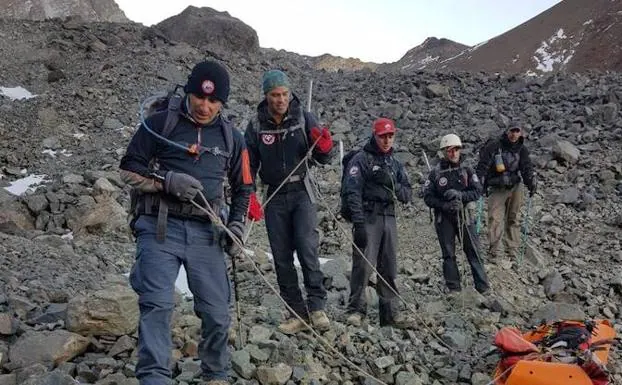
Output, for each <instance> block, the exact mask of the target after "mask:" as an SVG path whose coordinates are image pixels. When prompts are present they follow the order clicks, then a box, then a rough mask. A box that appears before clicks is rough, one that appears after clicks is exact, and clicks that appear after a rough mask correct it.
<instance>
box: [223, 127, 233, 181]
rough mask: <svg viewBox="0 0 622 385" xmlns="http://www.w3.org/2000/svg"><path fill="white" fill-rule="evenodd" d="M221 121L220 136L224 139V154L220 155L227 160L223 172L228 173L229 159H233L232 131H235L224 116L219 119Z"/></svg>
mask: <svg viewBox="0 0 622 385" xmlns="http://www.w3.org/2000/svg"><path fill="white" fill-rule="evenodd" d="M221 119H222V122H223V124H222V136H223V137H224V138H225V152H226V153H225V154H222V155H223V156H224V157H225V158H226V159H227V163H226V166H225V167H226V170H225V171H229V168H230V167H231V158H232V157H233V146H234V143H233V130H234V129H235V128H234V127H233V124H232V123H231V122H230V121H229V120H228V119H226V118H225V117H224V116H222V117H221Z"/></svg>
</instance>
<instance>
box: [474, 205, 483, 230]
mask: <svg viewBox="0 0 622 385" xmlns="http://www.w3.org/2000/svg"><path fill="white" fill-rule="evenodd" d="M483 213H484V197H483V196H482V197H479V199H478V200H477V216H476V218H475V233H476V234H477V235H479V233H481V231H482V215H483Z"/></svg>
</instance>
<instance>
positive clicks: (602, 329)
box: [493, 320, 616, 385]
mask: <svg viewBox="0 0 622 385" xmlns="http://www.w3.org/2000/svg"><path fill="white" fill-rule="evenodd" d="M615 337H616V332H615V329H614V328H613V327H612V324H611V323H610V322H609V321H607V320H594V321H558V322H552V323H548V324H543V325H541V326H539V327H538V328H537V329H536V330H533V331H530V332H527V333H524V334H523V333H521V332H520V331H519V330H518V329H516V328H511V327H509V328H503V329H501V330H500V331H499V332H498V333H497V335H496V336H495V345H496V346H497V349H498V350H499V352H500V353H501V359H500V360H499V363H498V364H497V367H496V369H495V372H494V374H493V376H494V377H493V378H494V379H495V384H496V385H607V384H609V373H608V371H607V369H606V367H605V365H606V364H607V361H608V358H609V350H610V349H611V345H612V344H613V342H614V340H615Z"/></svg>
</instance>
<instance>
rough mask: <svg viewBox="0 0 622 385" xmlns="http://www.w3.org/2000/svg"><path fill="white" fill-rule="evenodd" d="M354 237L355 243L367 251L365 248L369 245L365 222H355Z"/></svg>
mask: <svg viewBox="0 0 622 385" xmlns="http://www.w3.org/2000/svg"><path fill="white" fill-rule="evenodd" d="M352 238H353V239H354V244H355V245H356V246H357V247H358V248H359V249H361V251H365V248H366V247H367V231H366V230H365V224H364V223H355V224H354V232H353V234H352Z"/></svg>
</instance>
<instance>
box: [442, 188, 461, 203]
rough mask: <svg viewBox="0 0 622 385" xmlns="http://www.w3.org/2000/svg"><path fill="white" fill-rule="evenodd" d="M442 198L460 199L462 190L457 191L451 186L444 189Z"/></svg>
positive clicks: (448, 199)
mask: <svg viewBox="0 0 622 385" xmlns="http://www.w3.org/2000/svg"><path fill="white" fill-rule="evenodd" d="M443 198H445V200H446V201H453V200H459V201H461V200H462V191H458V190H455V189H453V188H451V189H449V190H447V191H445V193H444V194H443Z"/></svg>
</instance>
